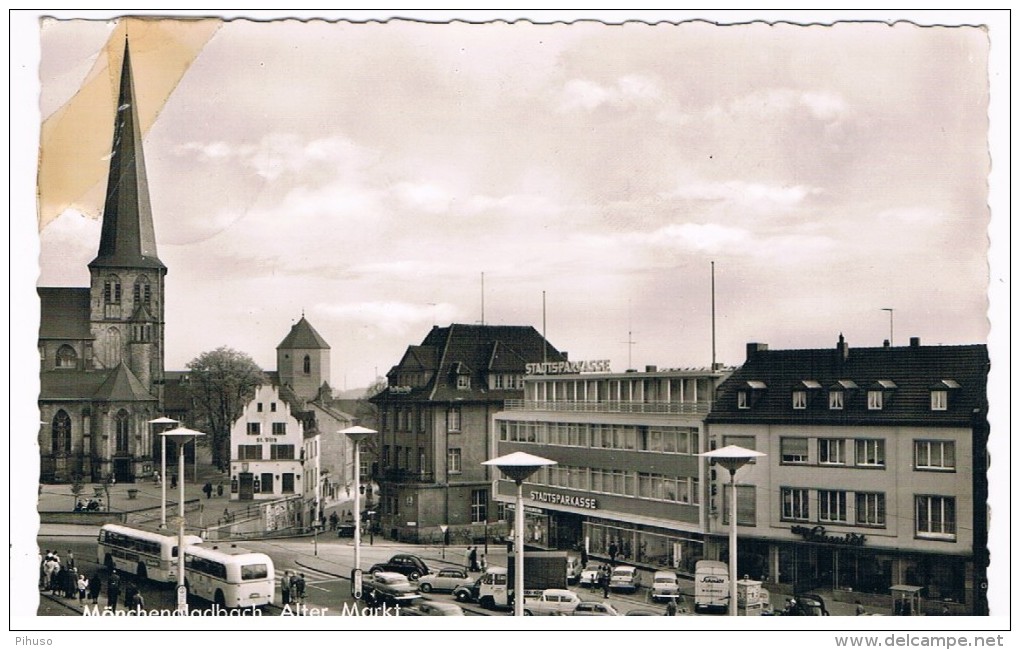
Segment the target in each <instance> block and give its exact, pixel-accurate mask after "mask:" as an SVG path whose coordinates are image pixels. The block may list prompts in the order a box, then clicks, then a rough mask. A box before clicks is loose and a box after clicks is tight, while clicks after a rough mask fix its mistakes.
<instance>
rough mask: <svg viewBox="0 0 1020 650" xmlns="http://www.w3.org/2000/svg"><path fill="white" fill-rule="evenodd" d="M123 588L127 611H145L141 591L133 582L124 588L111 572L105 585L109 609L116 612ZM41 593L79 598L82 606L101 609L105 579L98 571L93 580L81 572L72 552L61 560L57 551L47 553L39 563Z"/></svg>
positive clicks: (117, 575) (116, 576) (119, 578)
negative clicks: (93, 606) (94, 606)
mask: <svg viewBox="0 0 1020 650" xmlns="http://www.w3.org/2000/svg"><path fill="white" fill-rule="evenodd" d="M122 588H123V592H124V599H123V604H124V606H125V607H127V608H128V609H144V608H145V598H144V597H143V596H142V593H141V592H140V591H138V587H136V586H135V584H134V583H132V582H127V583H126V584H123V583H122V581H121V577H120V575H119V574H118V573H117V570H116V569H114V570H113V571H111V572H110V577H109V578H108V579H107V581H106V607H108V608H110V609H111V610H113V611H117V604H118V602H119V601H120V600H121V590H122ZM39 590H40V591H44V592H45V591H49V592H50V593H51V594H53V595H57V596H63V597H64V598H77V599H78V603H79V604H80V605H86V604H89V603H91V604H92V605H98V604H99V597H100V595H101V594H102V591H103V576H102V573H101V572H100V570H97V571H96V572H95V573H94V574H93V575H92V577H91V578H90V577H88V576H87V575H85V573H84V572H83V571H79V570H78V566H77V563H76V562H75V559H74V553H72V552H71V551H68V552H67V555H66V556H65V557H64V558H61V557H60V555H59V554H58V553H57V552H56V551H51V550H48V549H47V551H46V553H45V554H44V555H43V557H42V559H41V560H40V563H39Z"/></svg>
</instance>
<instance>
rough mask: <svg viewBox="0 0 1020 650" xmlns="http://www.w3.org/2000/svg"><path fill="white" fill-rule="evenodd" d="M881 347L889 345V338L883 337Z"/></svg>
mask: <svg viewBox="0 0 1020 650" xmlns="http://www.w3.org/2000/svg"><path fill="white" fill-rule="evenodd" d="M882 347H883V348H887V347H889V339H885V340H884V341H882Z"/></svg>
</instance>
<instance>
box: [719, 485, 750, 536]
mask: <svg viewBox="0 0 1020 650" xmlns="http://www.w3.org/2000/svg"><path fill="white" fill-rule="evenodd" d="M731 489H732V487H731V486H730V485H725V486H723V497H724V499H723V524H729V523H730V500H731V497H730V490H731ZM756 520H757V516H756V513H755V488H754V486H753V485H738V486H737V525H739V526H754V525H755V523H756Z"/></svg>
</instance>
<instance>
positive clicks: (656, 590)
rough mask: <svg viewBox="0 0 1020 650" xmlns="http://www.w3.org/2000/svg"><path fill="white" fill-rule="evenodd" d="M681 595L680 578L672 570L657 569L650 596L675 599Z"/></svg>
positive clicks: (658, 598)
mask: <svg viewBox="0 0 1020 650" xmlns="http://www.w3.org/2000/svg"><path fill="white" fill-rule="evenodd" d="M679 595H680V579H679V578H677V575H676V574H675V573H673V572H672V571H656V572H655V575H654V576H652V586H651V592H650V593H649V596H650V597H651V599H652V600H675V599H676V598H677V596H679Z"/></svg>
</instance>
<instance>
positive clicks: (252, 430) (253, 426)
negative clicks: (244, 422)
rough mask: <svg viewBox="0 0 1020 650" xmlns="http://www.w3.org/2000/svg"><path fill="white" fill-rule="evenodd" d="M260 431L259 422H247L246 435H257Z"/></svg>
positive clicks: (260, 424)
mask: <svg viewBox="0 0 1020 650" xmlns="http://www.w3.org/2000/svg"><path fill="white" fill-rule="evenodd" d="M261 433H262V423H261V422H249V423H248V435H249V436H257V435H260V434H261Z"/></svg>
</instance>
